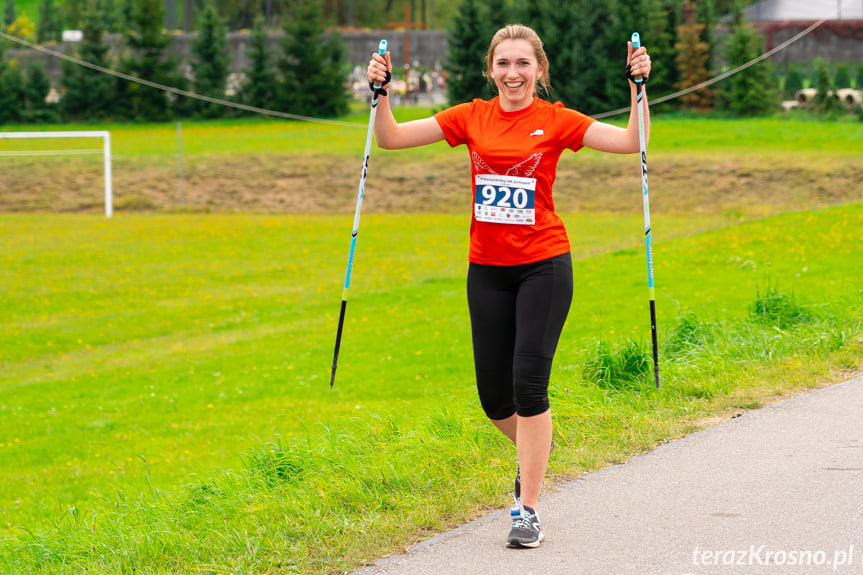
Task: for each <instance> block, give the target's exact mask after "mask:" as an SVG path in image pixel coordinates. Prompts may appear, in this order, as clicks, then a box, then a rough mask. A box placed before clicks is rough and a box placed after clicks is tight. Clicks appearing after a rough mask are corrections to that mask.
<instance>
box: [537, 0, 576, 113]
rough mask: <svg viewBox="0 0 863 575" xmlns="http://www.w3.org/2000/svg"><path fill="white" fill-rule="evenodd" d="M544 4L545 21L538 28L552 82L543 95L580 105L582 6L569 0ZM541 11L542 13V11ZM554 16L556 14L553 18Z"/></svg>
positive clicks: (570, 104)
mask: <svg viewBox="0 0 863 575" xmlns="http://www.w3.org/2000/svg"><path fill="white" fill-rule="evenodd" d="M543 4H544V5H543V6H540V8H539V10H540V11H545V14H546V16H547V17H546V18H543V20H542V22H543V23H544V24H543V25H541V26H538V27H539V30H536V32H537V34H539V37H540V39H542V41H543V45H544V48H545V53H546V56H548V60H549V61H548V71H547V72H548V81H549V82H550V83H551V94H548V95H544V94H542V92H541V91H540V94H539V95H540V97H543V98H547V99H549V100H551V101H557V100H559V101H561V102H563V103H564V104H565V105H566V106H569V107H570V108H577V107H578V106H579V101H578V98H579V97H580V96H581V90H582V88H583V87H584V85H583V79H582V78H579V76H578V70H579V68H580V66H579V65H580V62H579V58H580V56H581V55H580V54H579V53H578V52H577V46H578V45H579V42H580V38H579V37H578V35H579V21H580V20H581V14H580V13H579V5H578V4H577V3H572V2H568V1H566V0H547V1H545V2H544V3H543ZM540 13H541V12H540ZM552 15H553V17H552Z"/></svg>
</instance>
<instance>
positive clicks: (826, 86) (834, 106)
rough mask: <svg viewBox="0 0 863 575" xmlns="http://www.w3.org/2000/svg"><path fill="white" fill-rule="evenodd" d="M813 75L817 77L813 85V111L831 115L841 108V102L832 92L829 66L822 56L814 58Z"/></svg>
mask: <svg viewBox="0 0 863 575" xmlns="http://www.w3.org/2000/svg"><path fill="white" fill-rule="evenodd" d="M815 77H816V78H817V80H816V82H815V84H813V87H814V88H815V90H816V92H815V100H814V101H813V105H814V108H815V112H817V113H818V114H824V115H833V114H836V113H838V112H839V111H840V110H841V109H842V104H841V102H840V101H839V99H838V98H836V97H835V95H834V93H833V88H834V87H833V81H832V79H831V78H830V66H829V65H828V64H827V62H825V61H824V59H823V58H820V57H819V58H816V59H815Z"/></svg>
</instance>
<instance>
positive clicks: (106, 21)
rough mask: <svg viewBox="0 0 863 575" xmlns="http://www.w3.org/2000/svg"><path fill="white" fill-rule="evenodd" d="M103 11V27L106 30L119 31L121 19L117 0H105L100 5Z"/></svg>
mask: <svg viewBox="0 0 863 575" xmlns="http://www.w3.org/2000/svg"><path fill="white" fill-rule="evenodd" d="M100 9H101V12H102V29H103V30H105V32H119V31H120V19H119V14H118V13H117V3H116V2H115V0H104V1H103V2H102V3H101V6H100Z"/></svg>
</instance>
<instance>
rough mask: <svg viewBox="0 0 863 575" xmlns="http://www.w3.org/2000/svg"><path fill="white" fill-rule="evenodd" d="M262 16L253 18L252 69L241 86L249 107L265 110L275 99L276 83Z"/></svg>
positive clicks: (250, 48)
mask: <svg viewBox="0 0 863 575" xmlns="http://www.w3.org/2000/svg"><path fill="white" fill-rule="evenodd" d="M265 25H266V22H265V20H264V17H263V16H258V17H257V18H255V22H254V26H253V27H252V33H251V35H250V36H249V51H250V52H251V55H250V60H251V64H252V67H251V69H250V70H249V72H248V74H247V75H246V76H247V80H246V83H245V84H244V86H243V100H244V101H245V103H246V104H248V105H249V106H255V107H256V108H266V107H267V106H269V105H271V104H272V102H273V100H274V99H275V97H276V91H277V86H278V85H277V82H276V74H275V72H274V71H273V65H272V61H273V56H272V53H271V52H270V49H269V47H268V46H267V41H268V38H269V34H268V33H267V29H266V28H265Z"/></svg>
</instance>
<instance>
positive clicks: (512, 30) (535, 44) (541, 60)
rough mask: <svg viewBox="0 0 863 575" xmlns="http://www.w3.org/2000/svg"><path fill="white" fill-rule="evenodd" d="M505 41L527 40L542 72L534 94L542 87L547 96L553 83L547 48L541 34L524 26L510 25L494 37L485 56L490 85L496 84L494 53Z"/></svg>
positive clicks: (486, 73)
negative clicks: (549, 77) (549, 70)
mask: <svg viewBox="0 0 863 575" xmlns="http://www.w3.org/2000/svg"><path fill="white" fill-rule="evenodd" d="M504 40H526V41H527V42H528V43H529V44H530V45H531V47H532V48H533V53H534V56H536V63H537V67H538V68H539V69H540V71H541V73H540V75H539V77H538V78H537V79H536V86H535V88H534V93H538V92H539V87H540V86H542V89H543V90H545V93H546V94H548V93H550V92H551V82H549V80H548V56H546V55H545V48H543V46H542V40H540V38H539V34H537V33H536V32H535V31H534V30H533V28H530V27H528V26H524V25H523V24H510V25H508V26H504V27H503V28H501V29H500V30H498V31H497V32H495V34H494V36H492V39H491V43H490V44H489V46H488V53H487V54H486V56H485V62H486V71H485V72H484V73H483V75H484V76H485V77H486V79H487V80H488V81H489V83H490V84H494V72H493V65H494V62H493V60H494V51H495V50H496V49H497V47H498V46H499V45H500V43H501V42H503V41H504Z"/></svg>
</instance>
